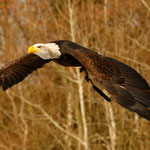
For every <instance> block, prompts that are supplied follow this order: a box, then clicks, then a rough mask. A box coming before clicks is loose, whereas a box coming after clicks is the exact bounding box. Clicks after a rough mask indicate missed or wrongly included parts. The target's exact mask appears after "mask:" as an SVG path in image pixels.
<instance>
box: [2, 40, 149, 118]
mask: <svg viewBox="0 0 150 150" xmlns="http://www.w3.org/2000/svg"><path fill="white" fill-rule="evenodd" d="M50 61H54V62H56V63H58V64H60V65H63V66H74V67H78V66H81V67H82V68H84V70H85V71H86V73H90V74H91V75H92V76H93V77H94V80H95V81H96V82H98V83H99V84H100V85H101V86H102V87H103V88H104V89H105V90H107V91H108V92H109V94H111V95H112V96H113V98H114V100H115V101H116V102H117V103H119V104H120V105H121V106H123V107H124V108H126V109H128V110H130V111H133V112H135V113H137V114H138V115H140V116H142V117H143V118H145V119H147V120H150V87H149V85H148V83H147V82H146V80H145V79H144V78H143V77H142V76H141V75H140V74H139V73H138V72H136V71H135V70H134V69H132V68H131V67H129V66H128V65H126V64H123V63H121V62H120V61H117V60H115V59H113V58H110V57H105V56H102V55H100V54H98V53H96V52H94V51H91V50H89V49H87V48H85V47H82V46H80V45H78V44H76V43H73V42H71V41H63V40H62V41H53V42H49V43H46V44H43V43H39V44H35V45H33V46H31V47H30V48H29V50H28V54H26V55H25V56H23V57H21V58H19V59H16V60H14V61H12V62H10V63H8V64H6V65H5V66H4V67H2V68H1V69H0V86H1V87H2V88H3V90H6V89H8V88H10V87H12V86H13V85H14V84H17V83H19V82H21V81H22V80H23V79H24V78H25V77H27V76H28V75H29V74H31V73H32V72H33V71H34V70H36V69H38V68H41V67H43V65H44V64H45V63H48V62H50ZM93 88H94V89H95V90H96V91H97V92H98V93H99V94H100V95H101V96H103V97H104V98H105V99H106V100H108V101H109V98H108V97H107V96H106V95H105V94H104V93H102V92H101V91H100V90H99V89H98V88H97V87H96V86H95V85H93Z"/></svg>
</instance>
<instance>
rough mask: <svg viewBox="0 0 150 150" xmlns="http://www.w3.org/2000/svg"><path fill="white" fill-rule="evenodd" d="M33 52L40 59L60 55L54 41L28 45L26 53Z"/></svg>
mask: <svg viewBox="0 0 150 150" xmlns="http://www.w3.org/2000/svg"><path fill="white" fill-rule="evenodd" d="M30 53H33V54H35V55H38V56H39V57H41V58H42V59H54V58H59V57H60V56H61V52H60V47H59V46H58V45H57V44H56V43H46V44H44V43H38V44H34V45H33V46H31V47H29V49H28V54H30Z"/></svg>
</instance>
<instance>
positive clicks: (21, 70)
mask: <svg viewBox="0 0 150 150" xmlns="http://www.w3.org/2000/svg"><path fill="white" fill-rule="evenodd" d="M49 61H50V60H44V59H42V58H40V57H39V56H37V55H34V54H26V55H24V56H23V57H21V58H19V59H16V60H14V61H11V62H10V63H8V64H6V65H5V66H4V67H2V68H1V69H0V86H2V88H3V90H6V89H8V88H10V87H12V86H13V85H14V84H17V83H19V82H21V81H22V80H24V78H25V77H27V76H28V75H29V74H31V73H32V72H33V71H34V70H36V69H38V68H41V67H42V66H43V65H44V64H45V63H48V62H49Z"/></svg>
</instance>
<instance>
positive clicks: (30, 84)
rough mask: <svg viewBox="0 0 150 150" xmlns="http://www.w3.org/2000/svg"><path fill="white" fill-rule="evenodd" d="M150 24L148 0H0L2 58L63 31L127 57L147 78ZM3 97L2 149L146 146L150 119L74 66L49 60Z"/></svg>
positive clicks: (0, 111) (128, 149)
mask: <svg viewBox="0 0 150 150" xmlns="http://www.w3.org/2000/svg"><path fill="white" fill-rule="evenodd" d="M149 25H150V2H148V1H146V0H124V1H123V0H111V1H108V0H82V1H81V0H44V1H40V0H20V1H14V0H1V1H0V54H1V56H0V57H1V61H0V63H1V66H2V65H3V64H4V63H7V62H9V61H10V60H12V59H14V58H17V57H20V56H22V55H23V54H24V53H26V52H27V48H28V47H29V46H31V45H33V44H35V43H40V42H45V43H46V42H48V41H52V40H60V39H66V40H71V41H75V42H77V43H79V44H81V45H83V46H86V47H88V48H90V49H93V50H95V51H98V52H99V53H101V54H103V55H106V56H110V57H113V58H116V59H118V60H120V61H122V62H124V63H126V64H128V65H130V66H131V67H133V68H135V69H136V70H137V71H139V72H140V73H141V74H142V75H143V76H144V77H145V78H146V79H147V81H148V82H149V83H150V76H149V74H150V67H149V66H150V44H149V41H150V35H149V34H150V28H149ZM93 95H95V96H96V99H97V102H98V104H97V109H96V111H95V110H94V109H95V108H94V96H93ZM99 99H100V100H99ZM83 100H84V101H83ZM0 104H1V105H0V135H1V136H0V149H1V150H20V149H22V150H62V149H63V150H66V149H72V150H74V149H75V150H79V149H80V150H82V149H85V150H107V149H108V150H121V149H122V150H131V149H132V150H149V147H150V123H149V122H148V121H146V120H144V119H142V118H139V117H138V116H137V115H136V114H134V113H131V112H128V111H127V110H125V109H123V108H121V107H120V106H118V105H117V104H115V103H113V102H112V103H111V104H110V103H109V104H108V103H107V102H105V101H104V100H103V99H102V98H101V97H99V95H97V94H96V93H94V94H93V90H92V89H91V85H89V84H88V83H86V81H85V80H84V74H81V75H80V74H79V71H78V69H75V68H65V67H62V66H59V65H57V64H55V63H49V64H47V65H46V66H45V67H44V68H42V69H40V70H38V71H36V72H34V73H33V74H32V75H30V76H29V77H28V78H27V79H26V80H25V81H23V82H22V83H20V84H18V85H16V86H14V87H13V88H11V89H9V90H8V91H7V92H3V91H2V90H1V91H0Z"/></svg>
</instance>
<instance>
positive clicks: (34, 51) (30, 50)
mask: <svg viewBox="0 0 150 150" xmlns="http://www.w3.org/2000/svg"><path fill="white" fill-rule="evenodd" d="M39 51H40V50H38V49H36V48H35V46H31V47H29V49H28V54H31V53H36V52H39Z"/></svg>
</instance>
